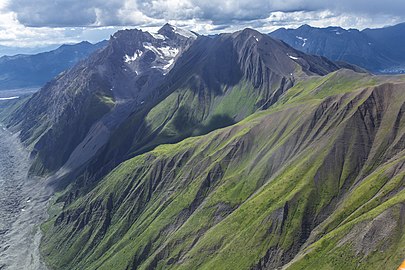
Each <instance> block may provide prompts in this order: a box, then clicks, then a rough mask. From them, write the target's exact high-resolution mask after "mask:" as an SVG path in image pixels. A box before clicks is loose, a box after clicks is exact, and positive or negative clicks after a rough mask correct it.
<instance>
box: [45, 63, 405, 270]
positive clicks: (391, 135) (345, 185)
mask: <svg viewBox="0 0 405 270" xmlns="http://www.w3.org/2000/svg"><path fill="white" fill-rule="evenodd" d="M404 93H405V78H404V77H394V78H387V77H375V76H370V75H367V74H359V73H355V72H351V71H347V70H340V71H337V72H334V73H331V74H329V75H326V76H311V77H307V78H305V79H303V80H302V81H300V82H298V83H297V84H296V85H295V86H294V87H292V88H290V89H289V90H287V92H286V93H285V94H284V95H283V96H282V97H280V99H279V100H278V101H277V102H276V103H274V104H273V105H272V106H271V107H270V108H269V109H267V110H265V111H261V112H258V113H255V114H253V115H252V116H250V117H248V118H246V119H245V120H243V121H241V122H239V123H238V124H236V125H233V126H231V127H228V128H224V129H219V130H216V131H214V132H211V133H209V134H207V135H204V136H199V137H193V138H188V139H186V140H184V141H182V142H180V143H178V144H171V145H161V146H159V147H157V148H155V149H154V150H152V151H150V152H147V153H145V154H142V155H138V156H136V157H134V158H132V159H129V160H128V161H126V162H124V163H122V164H120V165H119V166H118V167H117V168H115V169H114V170H113V171H112V172H111V173H109V174H108V175H107V176H105V177H104V178H103V179H102V180H101V181H100V182H99V183H98V184H97V185H96V186H95V187H94V188H92V189H91V190H90V191H88V192H86V193H84V194H81V195H78V194H77V192H76V193H75V192H73V191H72V192H67V194H65V195H64V196H62V199H60V200H59V201H57V203H56V204H55V205H54V206H53V207H52V210H51V211H52V213H54V215H52V216H51V218H50V220H49V221H48V222H47V223H45V224H44V225H43V227H42V228H43V230H44V234H45V236H44V239H43V242H42V251H43V255H44V258H45V259H46V261H47V263H48V264H49V265H50V266H51V268H52V269H112V268H113V269H278V268H283V269H314V265H316V269H370V268H376V269H395V267H396V266H398V265H399V264H400V262H401V260H402V258H403V253H404V251H405V250H404V247H405V245H404V244H405V242H404V239H405V238H404V235H405V231H404V228H405V226H404V225H405V223H404V219H403V215H404V211H405V196H404V194H405V193H404V186H405V178H404V173H405V171H404V168H405V166H404V165H405V164H404V152H403V151H404V147H405V145H404V142H405V140H404V138H405V134H404V128H403V126H404V123H405V119H404V117H403V115H404V114H403V111H404V108H405V105H404V104H405V94H404ZM61 205H63V207H61Z"/></svg>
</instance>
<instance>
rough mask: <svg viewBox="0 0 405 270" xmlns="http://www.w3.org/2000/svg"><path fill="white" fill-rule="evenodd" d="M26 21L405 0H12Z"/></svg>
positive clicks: (109, 20) (219, 17)
mask: <svg viewBox="0 0 405 270" xmlns="http://www.w3.org/2000/svg"><path fill="white" fill-rule="evenodd" d="M7 8H8V9H9V11H12V12H15V14H16V15H17V19H18V21H19V22H20V23H21V24H23V25H25V26H34V27H45V26H47V27H49V26H51V27H65V26H111V25H115V26H117V25H140V24H154V23H157V22H160V21H162V20H164V21H168V20H191V19H195V20H201V21H211V22H212V23H213V24H214V25H222V24H226V23H231V22H247V21H253V20H260V19H265V18H268V17H269V16H270V15H271V14H272V13H274V12H284V13H291V12H297V11H304V12H314V11H318V12H322V11H325V10H328V11H330V12H332V13H333V14H335V15H336V16H339V15H342V14H344V13H351V14H358V15H363V16H365V15H370V14H372V15H375V14H381V15H391V16H400V17H402V16H403V14H405V1H403V0H384V1H381V0H373V1H372V0H356V1H353V0H339V1H325V0H273V1H269V0H249V1H246V0H109V1H105V0H87V1H83V0H54V1H49V0H19V1H9V4H8V6H7Z"/></svg>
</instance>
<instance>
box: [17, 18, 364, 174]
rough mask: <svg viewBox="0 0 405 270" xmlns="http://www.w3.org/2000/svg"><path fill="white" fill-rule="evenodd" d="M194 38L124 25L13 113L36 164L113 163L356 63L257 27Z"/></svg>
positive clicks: (45, 169) (40, 169)
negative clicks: (302, 80) (307, 50)
mask: <svg viewBox="0 0 405 270" xmlns="http://www.w3.org/2000/svg"><path fill="white" fill-rule="evenodd" d="M196 37H197V36H195V35H194V34H193V33H190V34H188V35H187V34H184V30H183V31H179V30H178V28H176V27H174V26H171V25H165V26H163V27H162V28H161V29H160V30H159V31H158V33H157V34H153V35H152V34H150V33H148V32H142V31H140V30H125V31H119V32H117V33H116V34H115V35H114V36H113V37H112V38H111V40H110V41H109V44H108V46H107V47H106V48H105V49H103V50H101V51H99V52H98V53H96V54H93V55H92V56H91V57H90V58H89V59H87V60H85V61H83V62H81V63H80V64H78V65H77V66H75V67H74V68H73V69H71V70H70V71H68V72H66V73H64V74H62V75H60V76H59V77H57V78H56V79H55V80H54V81H52V82H50V83H49V84H47V85H46V86H45V87H44V88H43V89H41V90H40V91H39V92H38V93H37V94H35V95H34V96H33V97H32V98H31V99H30V100H29V101H28V102H27V103H26V104H25V105H24V106H22V107H20V108H19V109H18V110H17V111H16V113H15V114H13V117H12V119H11V120H10V122H11V123H12V124H11V125H12V126H14V127H13V129H15V130H16V131H19V132H20V137H21V139H22V141H23V142H24V143H25V144H26V145H29V146H31V147H32V157H33V158H34V164H33V167H32V171H33V172H37V173H40V174H46V173H50V172H54V171H56V170H58V169H60V168H61V167H62V166H64V168H63V171H69V170H76V169H77V168H78V167H80V166H82V165H83V164H85V163H86V162H89V161H92V162H96V164H97V165H95V166H96V167H97V168H98V167H106V168H108V167H110V166H111V167H113V166H115V165H116V164H115V163H117V162H120V161H122V160H123V159H125V158H126V157H127V156H130V155H134V154H136V153H141V152H143V151H146V150H148V149H151V148H153V147H155V146H156V145H159V144H162V143H173V142H177V141H179V140H181V139H183V138H186V137H188V136H190V135H198V134H203V133H207V132H209V131H211V130H213V129H216V128H218V127H223V126H226V125H230V124H233V123H235V122H237V121H240V120H241V119H243V118H244V117H246V116H248V115H250V114H251V113H253V112H254V111H256V110H259V109H263V108H267V107H269V106H270V105H271V104H272V103H274V102H275V101H276V100H277V99H278V97H279V96H280V95H281V94H282V93H283V92H285V91H286V90H287V89H288V88H290V87H291V86H293V84H294V81H295V80H296V78H298V77H302V76H304V77H305V76H311V75H314V74H319V75H325V74H327V73H329V72H331V71H335V70H337V69H339V68H340V67H342V66H347V67H349V66H348V65H344V64H337V63H334V62H331V61H329V60H327V59H326V58H321V57H316V56H308V55H305V54H303V53H301V52H299V51H296V50H294V49H292V48H291V47H289V46H287V45H285V44H284V43H282V42H279V41H276V40H273V39H272V38H270V37H268V36H267V35H262V34H260V33H259V32H257V31H254V30H251V29H246V30H244V31H241V32H237V33H235V34H224V35H220V36H218V37H216V38H209V37H199V38H197V39H195V38H196ZM194 40H195V41H194ZM352 68H353V69H356V68H355V67H352ZM72 130H73V131H74V132H72ZM110 138H111V139H110ZM54 149H58V151H57V152H55V151H54ZM100 151H104V153H103V154H100V153H99V152H100ZM51 153H52V155H51ZM94 156H96V157H95V160H94V159H93V160H91V159H92V158H93V157H94ZM100 163H102V164H100ZM109 163H112V164H111V165H110V166H106V164H109Z"/></svg>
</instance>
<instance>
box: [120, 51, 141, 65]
mask: <svg viewBox="0 0 405 270" xmlns="http://www.w3.org/2000/svg"><path fill="white" fill-rule="evenodd" d="M142 54H143V52H142V51H140V50H136V51H135V52H134V55H133V56H129V55H128V54H126V55H125V56H124V62H125V63H131V62H134V61H135V60H136V59H138V58H139V57H141V56H142Z"/></svg>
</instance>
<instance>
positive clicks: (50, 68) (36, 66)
mask: <svg viewBox="0 0 405 270" xmlns="http://www.w3.org/2000/svg"><path fill="white" fill-rule="evenodd" d="M105 45H106V41H101V42H98V43H95V44H91V43H90V42H88V41H82V42H80V43H77V44H69V45H66V44H65V45H61V46H59V47H58V48H56V49H54V50H51V51H48V52H42V53H38V54H34V55H31V54H18V55H13V56H2V57H0V78H1V80H0V90H10V89H16V88H32V87H40V86H42V85H44V84H45V83H46V82H48V81H50V80H51V79H52V78H53V77H55V76H57V75H58V74H59V73H61V72H63V71H65V70H67V69H69V68H71V67H73V66H74V65H75V64H76V63H77V62H79V61H80V60H82V59H85V58H86V57H88V56H89V55H90V54H91V53H93V52H94V51H96V50H98V49H100V48H103V47H104V46H105Z"/></svg>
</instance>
